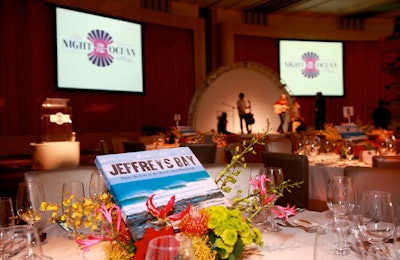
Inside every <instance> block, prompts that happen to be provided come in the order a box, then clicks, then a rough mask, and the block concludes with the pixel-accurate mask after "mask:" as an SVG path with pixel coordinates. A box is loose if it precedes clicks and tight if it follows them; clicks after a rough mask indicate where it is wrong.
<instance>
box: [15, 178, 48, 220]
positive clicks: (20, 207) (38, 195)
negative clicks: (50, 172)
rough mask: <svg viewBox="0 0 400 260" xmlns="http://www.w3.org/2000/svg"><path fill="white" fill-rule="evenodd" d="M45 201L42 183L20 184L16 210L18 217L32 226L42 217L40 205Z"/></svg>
mask: <svg viewBox="0 0 400 260" xmlns="http://www.w3.org/2000/svg"><path fill="white" fill-rule="evenodd" d="M43 201H45V198H44V189H43V185H42V183H41V182H21V183H19V184H18V191H17V199H16V209H17V214H18V216H19V217H20V218H21V219H22V220H24V221H25V222H26V223H28V224H29V225H30V226H33V224H34V223H35V222H37V221H39V220H40V219H41V217H42V211H41V210H40V204H41V203H42V202H43Z"/></svg>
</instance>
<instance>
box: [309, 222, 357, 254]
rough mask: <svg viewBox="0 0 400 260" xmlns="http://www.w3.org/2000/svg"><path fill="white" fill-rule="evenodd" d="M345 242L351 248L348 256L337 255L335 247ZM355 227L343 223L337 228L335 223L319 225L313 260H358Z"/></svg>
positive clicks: (349, 223) (353, 224) (352, 223)
mask: <svg viewBox="0 0 400 260" xmlns="http://www.w3.org/2000/svg"><path fill="white" fill-rule="evenodd" d="M343 240H345V241H346V242H347V244H348V246H349V248H351V250H349V252H348V254H337V247H338V245H340V244H341V243H342V241H343ZM361 247H362V244H361V242H360V240H359V231H358V229H357V225H356V224H355V223H354V222H352V221H344V222H343V223H342V225H341V227H339V226H338V225H336V224H335V223H328V224H325V225H320V226H318V228H317V232H316V235H315V243H314V260H336V259H349V260H350V259H360V250H361V249H360V248H361Z"/></svg>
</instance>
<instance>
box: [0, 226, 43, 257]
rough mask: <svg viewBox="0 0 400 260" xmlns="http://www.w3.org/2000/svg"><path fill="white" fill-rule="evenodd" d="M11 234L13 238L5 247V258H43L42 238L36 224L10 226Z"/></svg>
mask: <svg viewBox="0 0 400 260" xmlns="http://www.w3.org/2000/svg"><path fill="white" fill-rule="evenodd" d="M11 230H12V231H11ZM10 234H12V235H11V239H10V240H9V242H8V243H7V244H6V245H5V246H4V249H3V255H4V259H24V260H26V259H27V260H41V259H43V253H42V247H41V244H40V238H39V235H38V232H37V230H36V228H35V227H34V226H31V225H16V226H13V227H10Z"/></svg>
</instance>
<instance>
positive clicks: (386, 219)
mask: <svg viewBox="0 0 400 260" xmlns="http://www.w3.org/2000/svg"><path fill="white" fill-rule="evenodd" d="M394 223H395V214H394V208H393V203H392V194H391V193H388V192H384V191H364V192H363V193H362V198H361V203H360V209H359V215H358V228H359V230H360V232H361V234H362V235H363V236H364V237H365V238H366V239H367V240H368V242H370V243H371V246H370V247H369V248H368V250H367V252H368V254H369V255H372V256H374V257H375V259H392V258H393V257H394V256H393V255H392V254H393V253H391V252H390V250H389V249H388V248H387V247H386V245H385V243H384V242H385V241H386V240H388V239H389V238H391V237H392V236H393V233H394V230H395V228H396V226H395V224H394Z"/></svg>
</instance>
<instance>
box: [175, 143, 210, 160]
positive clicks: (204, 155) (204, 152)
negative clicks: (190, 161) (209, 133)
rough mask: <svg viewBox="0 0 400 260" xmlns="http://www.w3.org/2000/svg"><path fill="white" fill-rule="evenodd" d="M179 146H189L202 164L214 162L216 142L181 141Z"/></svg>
mask: <svg viewBox="0 0 400 260" xmlns="http://www.w3.org/2000/svg"><path fill="white" fill-rule="evenodd" d="M180 146H181V147H189V148H190V150H192V152H193V153H194V155H195V156H196V157H197V159H199V161H200V162H201V163H202V164H204V163H214V162H215V155H216V153H217V144H216V143H204V144H203V143H201V144H200V143H182V144H180Z"/></svg>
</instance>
